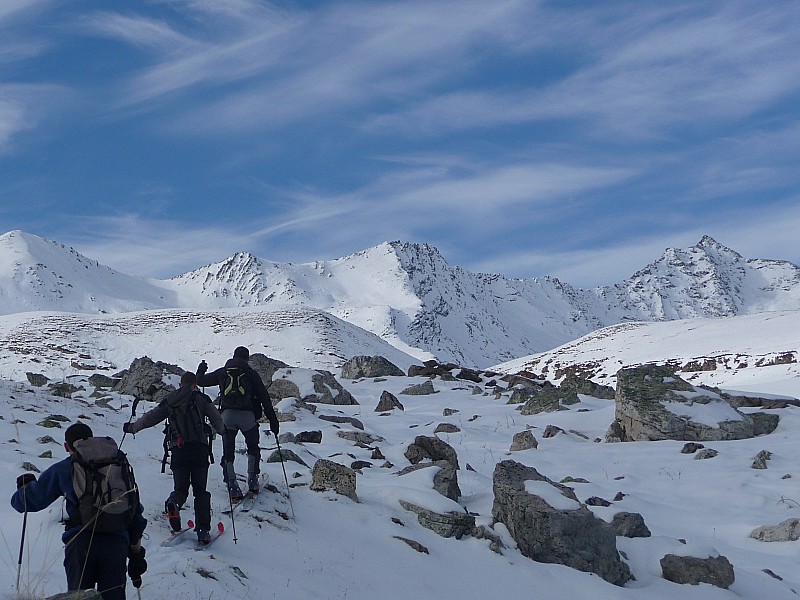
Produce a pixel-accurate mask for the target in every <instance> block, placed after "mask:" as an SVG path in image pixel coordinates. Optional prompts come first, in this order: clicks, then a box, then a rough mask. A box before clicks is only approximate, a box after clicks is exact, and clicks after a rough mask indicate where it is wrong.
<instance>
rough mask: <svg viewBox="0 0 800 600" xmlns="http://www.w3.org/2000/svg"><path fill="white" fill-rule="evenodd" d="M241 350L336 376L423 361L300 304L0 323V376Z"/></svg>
mask: <svg viewBox="0 0 800 600" xmlns="http://www.w3.org/2000/svg"><path fill="white" fill-rule="evenodd" d="M239 345H245V346H248V347H249V348H250V351H251V352H252V353H255V352H261V353H264V354H266V355H267V356H269V357H271V358H276V359H279V360H282V361H284V362H286V363H287V364H290V365H300V364H304V365H313V366H315V367H317V368H320V369H326V370H332V371H337V370H338V368H339V367H340V366H341V365H342V363H344V362H345V360H347V359H348V358H350V357H351V356H355V355H366V356H374V355H381V356H385V357H386V358H388V359H389V360H391V361H392V362H394V363H395V364H396V365H398V366H399V367H401V368H403V369H407V368H408V366H409V365H410V364H412V363H418V362H419V361H417V360H415V359H414V358H412V357H411V356H409V355H407V354H404V353H403V352H401V351H399V350H397V349H396V348H394V347H393V346H391V345H389V344H387V343H386V342H384V341H383V340H381V339H380V338H379V337H377V336H376V335H374V334H371V333H369V332H367V331H365V330H363V329H361V328H359V327H356V326H354V325H352V324H350V323H347V322H345V321H342V320H341V319H338V318H336V317H334V316H333V315H330V314H328V313H325V312H323V311H320V310H317V309H312V308H305V307H302V306H298V307H284V308H280V309H264V308H232V309H221V310H216V311H195V310H183V309H166V310H153V311H146V312H137V313H124V314H117V315H99V316H93V315H84V314H79V313H20V314H16V315H7V316H3V317H0V378H7V379H11V380H24V379H25V373H26V372H27V371H34V372H37V373H42V374H44V375H46V376H48V377H50V378H51V379H55V380H64V379H65V378H66V377H68V376H70V375H75V374H79V373H81V372H93V371H98V372H105V373H107V374H112V373H114V372H116V371H119V370H121V369H124V368H127V367H128V366H129V365H130V363H131V362H132V361H133V359H135V358H138V357H141V356H145V355H146V356H149V357H150V358H151V359H153V360H156V361H163V362H166V363H171V364H177V365H179V366H181V367H182V368H184V369H189V370H194V369H195V367H196V366H197V364H198V363H199V362H200V359H205V360H206V361H207V362H208V363H209V364H216V365H221V364H223V363H224V361H225V360H226V359H227V358H230V356H231V353H232V352H233V349H234V348H236V346H239Z"/></svg>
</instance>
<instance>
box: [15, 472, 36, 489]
mask: <svg viewBox="0 0 800 600" xmlns="http://www.w3.org/2000/svg"><path fill="white" fill-rule="evenodd" d="M31 481H36V475H34V474H33V473H23V474H22V475H20V476H19V477H17V489H18V490H20V489H22V488H24V487H25V486H26V485H28V484H29V483H30V482H31Z"/></svg>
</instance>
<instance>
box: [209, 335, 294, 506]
mask: <svg viewBox="0 0 800 600" xmlns="http://www.w3.org/2000/svg"><path fill="white" fill-rule="evenodd" d="M249 360H250V351H249V350H248V349H247V348H245V347H244V346H239V347H238V348H236V350H234V352H233V358H230V359H228V361H227V362H226V363H225V366H224V367H220V368H219V369H217V370H216V371H211V372H210V373H207V371H208V365H207V364H206V362H205V361H202V362H201V363H200V365H199V366H198V367H197V385H201V386H211V385H218V386H219V391H220V409H221V411H222V420H223V421H224V422H225V433H224V435H223V436H222V473H223V479H224V480H225V483H226V484H227V486H228V493H229V494H230V497H231V500H233V501H237V500H240V499H241V498H242V496H243V494H242V490H241V489H240V487H239V483H238V482H237V481H236V471H235V470H234V468H233V460H234V456H235V449H236V434H237V433H238V432H239V431H241V432H242V433H243V434H244V441H245V444H246V445H247V484H248V488H249V490H250V491H251V492H258V490H259V481H258V479H259V477H258V476H259V473H260V472H261V467H260V465H259V463H260V462H261V448H260V446H259V428H258V420H259V419H260V418H261V415H262V414H265V415H266V416H267V419H269V428H270V430H271V431H272V433H273V434H274V435H275V436H277V435H278V431H279V429H280V426H279V424H278V417H277V415H276V414H275V409H273V408H272V401H271V400H270V397H269V393H268V392H267V388H266V387H264V382H263V381H262V380H261V376H260V375H259V374H258V373H257V372H256V371H255V370H254V369H253V368H252V367H251V366H250V365H249V364H248V361H249ZM262 411H263V412H262Z"/></svg>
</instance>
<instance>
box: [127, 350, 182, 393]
mask: <svg viewBox="0 0 800 600" xmlns="http://www.w3.org/2000/svg"><path fill="white" fill-rule="evenodd" d="M183 373H184V371H183V369H181V368H180V367H177V366H175V365H170V364H167V363H164V362H161V361H158V362H153V360H152V359H150V358H148V357H147V356H143V357H141V358H136V359H134V360H133V362H132V363H131V366H130V367H128V368H127V369H126V370H124V371H122V372H121V373H118V374H117V375H115V376H114V377H115V378H118V379H119V381H118V382H117V384H116V385H115V386H114V391H115V392H118V393H120V394H127V395H129V396H133V397H135V398H139V399H140V400H150V401H152V402H161V400H163V399H164V398H166V397H167V396H168V395H169V393H170V392H172V391H174V390H175V386H173V385H171V384H168V383H164V377H165V376H166V375H178V376H180V375H183Z"/></svg>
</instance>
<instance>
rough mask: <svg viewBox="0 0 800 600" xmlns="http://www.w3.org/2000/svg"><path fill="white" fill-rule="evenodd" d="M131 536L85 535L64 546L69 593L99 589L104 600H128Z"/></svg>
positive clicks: (85, 532)
mask: <svg viewBox="0 0 800 600" xmlns="http://www.w3.org/2000/svg"><path fill="white" fill-rule="evenodd" d="M128 546H129V543H128V536H127V535H125V534H124V533H123V534H119V533H101V532H92V531H89V530H87V531H83V532H81V533H79V534H78V535H76V536H75V537H74V538H72V539H71V540H70V541H69V542H68V543H67V545H66V546H64V570H65V571H66V572H67V589H68V590H69V591H74V590H88V589H92V588H97V591H99V592H100V594H101V595H102V596H103V600H125V585H126V583H127V581H126V579H125V578H126V575H127V574H128V566H127V560H128Z"/></svg>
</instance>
